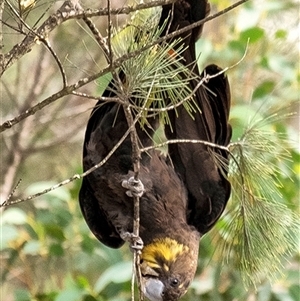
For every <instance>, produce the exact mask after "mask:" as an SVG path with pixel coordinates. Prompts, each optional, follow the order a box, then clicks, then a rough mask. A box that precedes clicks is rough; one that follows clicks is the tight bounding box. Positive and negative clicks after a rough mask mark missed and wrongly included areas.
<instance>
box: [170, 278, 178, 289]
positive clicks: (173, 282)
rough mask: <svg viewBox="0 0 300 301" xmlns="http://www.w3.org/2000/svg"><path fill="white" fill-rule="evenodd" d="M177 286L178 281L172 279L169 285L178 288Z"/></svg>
mask: <svg viewBox="0 0 300 301" xmlns="http://www.w3.org/2000/svg"><path fill="white" fill-rule="evenodd" d="M178 284H179V280H178V279H177V278H173V279H172V280H171V285H172V286H173V287H176V286H178Z"/></svg>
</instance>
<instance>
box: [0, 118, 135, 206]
mask: <svg viewBox="0 0 300 301" xmlns="http://www.w3.org/2000/svg"><path fill="white" fill-rule="evenodd" d="M139 118H140V115H137V116H136V117H135V119H134V120H133V121H132V124H131V125H130V126H129V128H128V130H127V131H126V132H125V133H124V135H123V136H122V137H121V138H120V140H119V141H118V142H117V143H116V144H115V146H114V147H113V148H112V149H111V151H110V152H109V153H108V154H107V156H106V157H105V158H104V159H102V160H101V161H100V162H99V163H98V164H96V165H94V166H93V167H91V168H90V169H88V170H87V171H85V172H83V173H81V174H75V175H73V176H72V177H70V178H68V179H66V180H64V181H62V182H60V183H58V184H56V185H53V186H51V187H49V188H47V189H45V190H43V191H40V192H37V193H35V194H32V195H30V196H28V197H25V198H21V199H17V200H13V201H10V200H9V199H8V200H6V201H5V202H4V203H3V204H1V205H0V208H1V207H6V206H9V205H13V204H18V203H21V202H25V201H30V200H32V199H35V198H37V197H39V196H41V195H44V194H46V193H48V192H50V191H53V190H55V189H57V188H59V187H62V186H64V185H67V184H69V183H71V182H73V181H74V180H78V179H81V178H83V177H85V176H87V175H89V174H90V173H92V172H93V171H95V170H96V169H98V168H99V167H101V166H102V165H103V164H105V163H106V162H107V160H108V159H109V158H110V157H111V156H112V155H113V154H114V152H115V151H116V150H117V149H118V148H119V146H120V145H121V144H122V143H123V141H124V140H125V139H126V138H127V136H128V135H129V134H130V131H131V130H132V127H134V126H135V124H136V123H137V122H138V120H139Z"/></svg>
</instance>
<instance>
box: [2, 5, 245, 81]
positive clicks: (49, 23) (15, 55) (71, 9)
mask: <svg viewBox="0 0 300 301" xmlns="http://www.w3.org/2000/svg"><path fill="white" fill-rule="evenodd" d="M247 1H249V0H240V1H238V2H236V3H234V4H233V5H231V6H229V7H227V8H225V9H224V10H222V11H220V12H218V13H216V14H214V15H211V16H208V17H206V18H205V19H203V20H200V21H198V22H196V23H193V24H191V25H189V26H186V27H183V28H182V29H180V30H177V31H176V32H173V33H170V34H168V35H166V36H164V37H161V38H160V39H158V40H157V41H155V42H152V43H150V44H149V45H147V46H145V47H143V48H142V49H140V51H141V52H142V51H144V50H146V49H148V48H150V47H152V46H154V45H157V44H159V43H162V42H164V41H166V40H168V39H172V38H174V37H176V36H178V35H181V34H182V33H184V32H186V31H189V30H191V29H193V28H195V27H198V26H200V25H202V24H204V23H205V22H207V21H211V20H213V19H215V18H217V17H219V16H221V15H223V14H225V13H227V12H229V11H230V10H232V9H234V8H236V7H238V6H239V5H241V4H243V3H245V2H247ZM173 2H174V0H171V1H151V2H149V3H143V4H139V5H134V6H127V7H123V8H120V9H115V10H113V9H111V10H110V14H111V15H113V14H129V13H131V12H134V11H137V10H140V9H145V8H150V7H155V6H160V5H165V4H169V3H173ZM104 15H108V10H107V8H104V9H99V10H96V11H94V10H91V9H86V10H82V9H78V8H77V7H75V6H74V5H73V3H72V2H71V1H65V2H64V3H63V5H62V6H61V7H60V8H59V9H58V10H57V12H56V13H54V14H53V15H51V16H50V17H49V18H48V19H47V20H46V21H45V22H44V23H43V24H42V25H41V26H40V27H39V28H38V29H37V30H36V31H35V32H34V33H31V34H29V35H28V36H26V37H25V38H24V40H23V41H22V42H21V43H19V44H17V45H15V46H14V47H13V48H12V50H11V51H9V52H8V53H6V54H5V55H3V56H2V57H1V58H0V59H1V60H0V66H1V69H2V70H1V72H0V75H2V74H3V73H4V72H5V70H6V69H7V68H8V67H10V66H11V65H12V64H13V63H14V62H15V61H16V60H18V59H19V58H20V57H22V56H23V55H25V54H26V53H28V52H29V51H30V49H31V48H32V47H33V46H34V45H35V44H36V39H37V36H38V35H41V36H47V35H49V33H50V32H51V31H53V29H54V28H56V27H57V26H59V25H60V24H62V23H63V22H65V21H67V20H70V19H82V18H84V17H93V16H104Z"/></svg>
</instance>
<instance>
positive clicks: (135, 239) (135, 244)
mask: <svg viewBox="0 0 300 301" xmlns="http://www.w3.org/2000/svg"><path fill="white" fill-rule="evenodd" d="M120 236H121V238H122V239H123V240H124V241H127V242H129V244H130V249H131V250H132V251H141V250H142V249H143V247H144V243H143V240H142V239H141V238H140V237H139V236H136V235H135V234H133V233H129V232H122V233H121V234H120Z"/></svg>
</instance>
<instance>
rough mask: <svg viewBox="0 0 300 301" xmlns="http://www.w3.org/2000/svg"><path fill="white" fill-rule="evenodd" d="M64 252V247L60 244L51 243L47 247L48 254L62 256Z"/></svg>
mask: <svg viewBox="0 0 300 301" xmlns="http://www.w3.org/2000/svg"><path fill="white" fill-rule="evenodd" d="M64 253H65V251H64V248H63V247H62V246H61V245H60V244H52V245H51V246H50V248H49V255H50V256H63V255H64Z"/></svg>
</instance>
